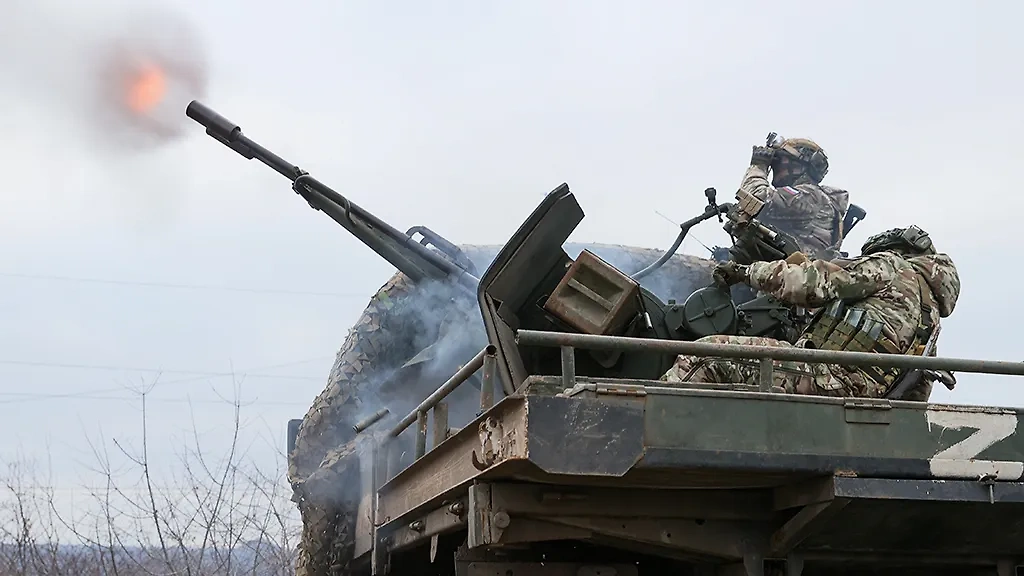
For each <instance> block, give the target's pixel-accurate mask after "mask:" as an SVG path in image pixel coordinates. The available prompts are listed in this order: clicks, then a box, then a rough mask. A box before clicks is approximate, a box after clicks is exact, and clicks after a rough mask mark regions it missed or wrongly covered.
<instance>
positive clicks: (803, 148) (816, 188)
mask: <svg viewBox="0 0 1024 576" xmlns="http://www.w3.org/2000/svg"><path fill="white" fill-rule="evenodd" d="M780 151H782V152H781V153H780ZM815 153H818V154H819V156H818V157H814V156H813V155H814V154H815ZM801 156H802V157H803V158H805V159H806V162H807V164H808V165H807V166H805V165H803V164H802V162H803V160H801V159H800V158H801ZM812 157H814V158H815V159H816V160H817V163H812ZM794 158H795V159H794ZM769 168H771V169H772V171H773V172H774V175H775V176H774V178H773V180H772V182H771V183H769V181H768V170H769ZM826 172H828V159H827V158H826V157H825V156H824V151H823V150H821V148H820V147H819V146H818V145H817V144H815V143H814V142H812V141H810V140H805V139H790V140H785V141H783V142H782V143H781V144H779V145H778V147H775V148H767V147H761V146H759V147H755V151H754V154H753V155H752V157H751V164H750V168H748V169H747V172H746V174H744V175H743V181H742V182H741V183H740V190H742V191H745V192H748V193H750V194H751V195H753V196H755V197H756V198H757V199H758V200H761V201H762V202H765V206H764V208H762V209H761V212H760V213H759V214H758V217H757V218H758V220H760V221H761V222H762V223H764V224H768V225H770V226H774V227H775V228H777V229H779V230H781V231H782V232H785V233H787V234H789V235H791V236H793V238H794V239H795V240H796V241H797V243H798V245H799V247H800V251H801V252H803V253H804V254H807V255H808V256H813V257H824V258H827V259H831V258H832V257H833V256H834V255H835V254H834V252H838V250H839V247H840V246H841V245H842V239H843V233H842V223H843V218H844V216H845V215H846V211H847V209H848V208H849V206H850V195H849V193H848V192H847V191H846V190H842V189H839V188H833V187H831V186H822V185H821V184H820V182H821V179H822V178H823V177H824V176H825V173H826ZM829 250H832V251H834V252H828V251H829Z"/></svg>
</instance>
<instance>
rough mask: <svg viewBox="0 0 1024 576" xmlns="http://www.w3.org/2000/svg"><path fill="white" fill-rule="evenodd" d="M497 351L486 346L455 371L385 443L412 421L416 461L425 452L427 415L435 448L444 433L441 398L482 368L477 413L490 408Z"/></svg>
mask: <svg viewBox="0 0 1024 576" xmlns="http://www.w3.org/2000/svg"><path fill="white" fill-rule="evenodd" d="M496 353H497V349H496V348H495V347H494V346H493V345H488V346H486V347H485V348H483V349H482V350H480V352H477V354H476V356H473V359H472V360H470V361H469V362H467V363H466V364H465V365H464V366H463V367H462V368H459V370H458V371H457V372H455V374H453V375H452V377H451V378H449V379H448V380H447V381H446V382H445V383H444V384H441V386H439V387H438V388H437V390H434V392H432V393H431V394H430V396H427V397H426V398H425V399H424V400H423V401H422V402H420V404H419V405H418V406H416V408H414V409H413V410H412V411H411V412H409V413H408V414H406V415H405V417H403V418H402V419H401V420H399V422H398V424H397V425H396V426H395V427H394V428H393V429H392V430H391V431H390V432H388V441H389V442H390V441H391V440H393V439H395V438H397V437H398V436H399V435H400V434H401V433H402V432H405V430H406V429H407V428H409V426H412V424H413V423H414V422H415V423H416V424H417V426H416V458H417V459H419V458H420V457H422V456H423V455H424V454H426V452H427V413H428V412H430V414H431V419H432V420H433V421H434V443H433V446H434V447H436V446H437V445H438V444H440V443H441V442H443V441H444V440H445V438H446V437H447V433H448V405H447V404H445V403H444V399H445V398H446V397H447V396H448V395H449V394H451V393H452V392H454V391H455V390H456V389H457V388H458V387H459V386H461V385H462V384H463V383H464V382H465V381H466V380H469V378H470V377H471V376H473V375H474V374H476V373H477V371H478V370H480V368H483V371H484V373H483V378H482V379H481V383H480V410H481V412H485V411H487V410H489V409H490V408H491V406H493V405H494V379H495V368H496V366H497V364H496V359H495V354H496Z"/></svg>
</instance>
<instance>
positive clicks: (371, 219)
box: [185, 100, 479, 296]
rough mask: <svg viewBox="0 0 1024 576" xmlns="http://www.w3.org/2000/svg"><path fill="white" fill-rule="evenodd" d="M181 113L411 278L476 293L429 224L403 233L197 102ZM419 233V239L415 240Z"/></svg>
mask: <svg viewBox="0 0 1024 576" xmlns="http://www.w3.org/2000/svg"><path fill="white" fill-rule="evenodd" d="M185 115H186V116H188V117H189V118H191V119H193V120H195V121H196V122H197V123H199V124H201V125H202V126H204V127H205V128H206V134H207V135H209V136H211V137H212V138H213V139H215V140H217V141H219V142H220V143H222V144H224V145H225V146H227V147H228V148H231V149H232V150H234V151H235V152H237V153H238V154H240V155H241V156H242V157H243V158H246V159H247V160H252V159H256V160H259V161H260V162H262V163H263V164H265V165H267V166H269V167H270V168H272V169H274V171H276V172H277V173H278V174H281V175H282V176H284V177H285V178H288V179H289V180H291V182H292V189H293V190H294V191H295V192H296V193H297V194H298V195H300V196H302V197H303V198H304V199H305V200H306V202H308V203H309V205H310V207H312V208H313V209H314V210H319V211H321V212H324V213H325V214H327V215H328V216H330V217H331V219H333V220H334V221H335V222H337V223H338V224H340V225H341V227H342V228H344V229H345V230H348V231H349V233H350V234H352V235H353V236H355V237H356V238H358V239H359V241H360V242H362V243H363V244H365V245H366V246H368V247H369V248H370V249H371V250H373V251H374V252H376V253H377V254H379V255H380V256H381V257H383V258H384V259H385V260H387V261H388V262H390V263H391V264H392V265H393V266H395V268H397V269H399V270H400V271H402V273H404V274H405V275H406V276H408V277H409V278H410V280H412V281H413V282H421V281H424V280H427V279H432V280H440V281H446V280H452V281H453V283H454V284H456V285H459V286H461V287H462V288H464V289H466V290H467V291H468V292H470V295H471V296H473V295H475V292H476V288H477V285H478V284H479V279H478V278H476V277H475V276H474V275H473V274H472V273H471V272H470V270H471V269H472V264H471V263H470V262H469V260H468V259H467V258H466V257H465V256H464V255H463V254H462V252H461V251H460V250H459V249H458V248H457V247H456V246H455V245H453V244H452V243H450V242H448V241H447V240H445V239H443V238H442V237H441V236H439V235H438V234H436V233H434V232H432V231H431V230H430V229H428V228H424V227H422V226H416V227H413V228H411V229H410V230H409V231H408V232H406V233H402V232H399V231H398V230H397V229H395V228H393V227H392V226H391V225H389V224H388V223H386V222H384V221H383V220H381V219H379V218H377V217H376V216H374V215H373V214H371V213H370V212H368V211H366V210H364V209H363V208H361V207H360V206H358V205H356V204H354V203H353V202H351V201H350V200H349V199H348V198H345V197H344V196H342V195H341V194H339V193H338V192H336V191H334V190H333V189H331V188H330V187H328V186H327V185H326V184H324V183H322V182H320V181H319V180H317V179H316V178H313V177H312V176H310V175H309V174H308V173H307V172H306V171H305V170H302V169H301V168H299V167H298V166H295V165H293V164H291V163H289V162H288V161H286V160H285V159H284V158H281V157H280V156H278V155H277V154H274V153H273V152H271V151H270V150H267V149H266V148H264V147H263V146H260V145H259V144H257V143H256V142H254V141H253V140H252V139H250V138H248V137H247V136H245V135H244V134H242V129H241V128H240V127H239V126H238V125H237V124H234V123H232V122H231V121H229V120H228V119H227V118H224V117H223V116H221V115H220V114H218V113H216V112H214V111H213V110H212V109H210V108H208V107H207V106H205V105H204V104H202V103H200V102H199V101H197V100H193V101H192V102H191V103H189V105H188V108H187V109H186V110H185ZM416 232H419V233H420V234H421V235H422V236H423V240H422V241H421V242H417V241H416V240H415V239H414V238H413V234H415V233H416ZM428 244H433V245H434V246H435V247H436V248H437V249H438V250H440V251H441V252H443V253H445V254H447V255H448V256H450V257H451V258H453V259H454V260H455V262H454V263H453V262H451V261H449V260H447V259H445V258H444V257H443V256H441V255H439V254H437V253H435V252H433V251H432V250H430V249H429V248H427V245H428Z"/></svg>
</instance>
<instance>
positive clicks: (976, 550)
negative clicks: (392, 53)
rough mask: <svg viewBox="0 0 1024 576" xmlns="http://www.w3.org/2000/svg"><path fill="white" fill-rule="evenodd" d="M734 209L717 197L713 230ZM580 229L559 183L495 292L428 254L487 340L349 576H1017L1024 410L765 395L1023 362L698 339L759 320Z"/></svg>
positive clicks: (379, 482)
mask: <svg viewBox="0 0 1024 576" xmlns="http://www.w3.org/2000/svg"><path fill="white" fill-rule="evenodd" d="M190 116H191V117H193V118H194V119H197V120H200V121H205V122H204V123H205V124H206V125H207V128H208V133H210V134H211V135H213V136H214V137H219V138H218V139H220V140H221V141H222V142H224V143H225V144H227V145H229V146H231V147H232V148H233V149H235V150H238V151H239V152H240V153H242V154H243V155H245V156H246V157H257V158H260V159H261V160H262V161H264V162H266V163H268V164H271V165H272V166H275V169H277V170H278V171H279V172H281V173H282V174H284V175H285V176H286V177H289V178H290V179H292V181H293V183H295V184H296V185H298V184H300V183H301V184H302V187H303V188H305V187H313V188H315V189H313V190H310V189H303V190H297V192H299V193H300V194H302V195H303V197H305V198H307V200H309V199H310V198H312V199H313V201H314V202H316V203H317V204H319V205H321V206H326V207H328V208H327V210H324V211H325V212H327V213H328V214H330V215H332V218H334V219H335V220H337V221H339V223H342V225H345V223H344V222H345V221H348V219H349V218H350V217H351V216H352V214H354V213H356V210H354V209H353V208H352V205H351V203H349V202H348V201H347V200H346V199H344V198H342V197H340V195H336V194H332V193H331V191H330V190H329V189H327V188H326V187H325V186H322V185H321V184H319V183H317V182H316V181H314V180H312V179H310V178H308V176H307V175H305V174H304V173H302V172H301V171H300V170H299V169H298V168H295V167H292V166H289V165H288V164H287V163H286V162H284V161H283V160H281V159H280V158H277V157H276V156H273V155H271V154H270V153H269V152H267V151H265V150H264V149H262V148H259V147H258V146H255V145H254V143H252V142H251V141H249V140H248V139H244V137H242V136H241V131H240V130H239V129H238V128H237V126H234V125H232V124H230V123H228V122H226V121H224V120H223V118H220V117H218V116H216V115H213V114H212V112H210V111H209V110H208V109H202V108H200V107H198V106H197V107H194V108H190ZM211 126H212V127H211ZM297 187H298V186H297ZM313 192H316V194H313ZM332 203H333V204H335V205H336V206H338V207H339V208H338V209H337V210H334V209H332V208H330V206H329V205H330V204H332ZM712 206H713V208H712ZM727 208H728V207H726V209H727ZM321 209H323V208H321ZM722 209H723V206H721V205H718V204H717V203H716V202H715V201H714V197H713V196H712V195H710V194H709V204H708V208H707V209H706V210H705V213H704V214H702V215H701V216H699V217H698V218H697V219H695V220H697V221H701V222H702V221H705V220H709V219H711V218H715V217H717V216H719V215H721V213H722V212H721V211H722ZM363 216H365V213H360V215H359V218H358V219H359V220H361V221H362V222H364V223H365V222H370V221H371V220H369V219H368V218H365V217H363ZM582 218H583V211H582V208H581V207H580V205H579V204H578V203H577V202H576V199H575V197H574V196H573V195H572V193H571V192H569V189H568V186H566V185H564V184H563V185H562V186H559V187H558V188H557V189H555V190H554V191H553V192H551V193H550V194H548V196H547V197H546V198H545V199H544V201H543V202H542V203H541V204H540V205H539V206H538V207H537V209H536V210H534V212H533V213H532V214H531V215H530V216H529V218H527V220H526V221H525V222H524V223H523V225H522V226H521V227H520V228H519V229H518V230H517V232H516V233H515V234H514V235H513V236H512V238H511V239H510V240H509V241H508V242H507V243H506V244H505V246H504V247H503V248H502V249H501V250H500V252H499V253H498V255H497V257H496V258H494V260H493V262H492V263H491V264H490V266H489V267H488V268H487V269H486V270H485V271H484V272H483V274H482V275H480V277H479V281H478V282H475V283H474V280H475V278H471V276H470V273H468V272H466V271H465V269H461V270H462V272H459V271H458V270H455V269H452V268H449V267H448V265H447V264H441V263H439V262H434V261H433V259H432V258H431V257H427V256H423V258H422V261H423V262H430V263H431V265H432V266H435V267H436V269H438V270H444V271H445V272H444V274H445V275H444V276H443V278H448V277H449V276H448V274H449V272H450V273H451V276H453V277H454V279H455V280H456V282H455V284H456V285H459V286H465V287H467V288H468V287H470V286H473V285H475V286H476V290H475V296H476V298H477V301H478V303H479V306H480V312H481V315H482V317H483V322H484V326H485V328H486V332H487V338H488V344H487V346H486V347H484V348H483V349H482V350H480V352H479V353H478V354H477V355H476V356H474V357H473V359H471V360H470V361H469V362H467V363H466V364H465V365H464V366H463V367H462V368H460V369H459V370H458V371H457V372H456V373H455V374H454V375H452V376H451V378H449V379H448V380H447V381H446V382H444V383H443V384H441V385H440V386H439V387H438V388H437V389H436V391H434V392H433V393H431V394H430V395H429V396H428V397H426V398H425V399H424V400H423V401H422V402H420V403H419V405H417V406H416V408H415V409H414V410H413V411H411V412H410V413H409V414H408V415H406V416H405V417H404V418H402V419H401V421H400V422H399V423H398V424H397V425H396V426H395V427H394V428H393V429H391V430H389V431H387V432H386V433H385V434H383V435H382V436H379V437H378V436H374V437H373V440H372V447H371V450H370V451H369V453H368V454H365V455H367V456H369V457H367V458H360V459H359V460H360V461H359V465H360V466H361V467H362V469H363V471H364V474H363V476H362V480H361V489H362V492H363V494H364V495H366V497H365V498H364V499H363V500H362V503H361V504H360V505H359V513H358V515H357V517H358V518H357V520H356V522H355V524H354V526H349V527H347V530H339V531H338V532H337V533H339V534H340V533H344V534H346V535H347V536H346V537H351V538H352V539H351V540H346V541H344V542H341V544H342V546H338V545H335V546H333V547H330V548H331V550H333V551H336V550H337V549H339V548H345V549H347V550H349V552H348V553H346V554H347V555H346V556H345V558H344V561H343V562H339V563H338V564H336V565H333V566H332V565H331V562H330V561H328V562H327V563H326V564H327V566H328V567H329V568H330V573H332V574H337V573H339V571H340V573H343V574H356V573H358V574H374V575H376V574H394V575H396V576H405V575H407V574H451V573H455V574H458V575H460V576H483V575H485V574H495V573H497V574H510V573H511V574H552V575H562V574H565V575H570V574H573V575H583V574H589V575H595V576H596V575H598V574H601V575H608V574H621V575H639V574H644V575H647V574H666V573H683V574H706V575H709V576H710V575H721V576H725V575H727V574H746V575H749V576H763V575H764V574H768V573H772V572H770V571H769V570H772V569H776V570H781V571H782V572H776V573H785V574H787V576H802V575H807V576H813V575H817V574H879V575H885V574H899V575H900V576H913V575H916V574H929V575H942V576H945V575H947V574H948V575H952V574H958V575H960V574H965V575H973V574H996V575H998V576H1010V575H1013V574H1015V572H1016V573H1017V574H1019V573H1020V571H1019V569H1020V566H1021V564H1022V559H1024V525H1022V524H1021V522H1020V518H1022V517H1024V482H1021V479H1022V477H1024V436H1022V435H1021V434H1019V433H1018V432H1017V424H1018V421H1019V419H1020V417H1021V416H1022V415H1024V410H1020V409H1008V408H990V407H964V406H935V405H929V404H925V403H915V402H901V401H889V400H871V401H868V400H860V399H858V400H851V399H842V398H821V397H800V398H793V397H788V396H785V395H781V394H775V393H772V391H771V389H770V387H769V386H768V385H767V384H768V383H770V382H771V378H772V362H771V361H770V360H771V359H773V358H775V359H780V360H787V359H788V360H796V361H807V362H815V361H826V362H830V363H839V364H844V365H870V364H874V365H893V366H900V367H908V368H912V369H916V368H922V367H930V368H935V369H949V370H955V371H959V372H988V373H997V374H1014V375H1024V366H1022V365H1021V364H1020V363H1016V362H992V361H971V360H959V359H949V358H941V359H940V358H922V357H897V356H894V355H879V354H863V353H850V352H830V351H821V350H802V349H763V348H759V347H745V346H738V347H737V346H721V345H713V344H699V343H694V342H689V341H688V340H692V339H694V337H695V336H696V335H698V334H701V333H707V332H708V331H710V330H719V331H721V330H725V331H727V332H728V331H731V330H740V329H742V328H741V327H742V326H743V324H742V323H740V322H739V321H738V319H739V317H740V316H739V313H740V312H742V311H744V309H743V306H744V305H743V304H740V305H735V303H732V302H731V301H730V302H726V301H725V300H724V298H725V297H726V296H727V295H725V294H724V292H723V291H721V290H720V289H719V288H717V287H715V286H709V287H707V289H705V291H704V292H701V291H698V292H695V293H694V294H692V295H691V296H690V297H689V298H687V299H686V300H685V301H684V302H683V303H682V304H681V305H680V304H676V303H674V302H670V301H669V302H661V301H660V300H659V299H658V298H657V297H655V296H654V295H653V294H651V293H650V292H649V291H647V290H644V289H643V288H642V287H640V286H638V283H637V281H636V278H635V277H634V278H631V277H630V276H629V275H627V274H624V273H622V272H621V271H620V270H617V269H616V268H615V267H614V266H611V265H610V264H608V263H607V262H604V261H602V260H601V259H600V258H597V257H596V256H594V255H593V254H588V253H587V252H586V251H584V252H583V253H581V255H580V256H579V257H577V258H575V259H573V258H570V257H569V256H568V254H567V253H566V252H565V250H564V249H563V246H564V243H565V242H566V240H567V238H568V237H569V235H570V234H571V233H572V231H573V230H574V229H575V228H576V226H577V225H578V224H579V223H580V221H582ZM381 224H382V223H381ZM695 224H696V222H694V225H695ZM346 228H348V227H347V226H346ZM353 229H355V230H358V231H359V232H360V233H362V234H364V235H366V236H367V237H371V238H379V236H378V235H377V234H378V233H379V234H383V236H384V237H386V241H385V242H384V245H386V246H388V247H390V248H388V249H390V250H393V252H392V253H391V258H389V261H391V262H393V263H395V262H403V263H405V262H409V261H418V260H416V259H412V258H409V257H408V256H405V257H400V256H401V254H400V252H401V251H402V250H404V249H405V248H410V249H411V250H413V251H415V252H416V253H417V254H418V253H420V252H423V251H421V250H420V248H416V247H415V244H416V243H415V242H406V240H405V239H404V238H403V236H406V237H407V236H408V235H402V234H401V233H399V232H395V231H394V229H391V228H390V227H387V228H385V227H383V226H379V225H376V226H375V227H371V226H367V227H366V228H364V227H360V226H356V225H353ZM381 230H386V231H388V232H383V233H382V232H380V231H381ZM354 233H355V232H354ZM371 233H372V234H371ZM426 252H430V250H426ZM392 258H393V260H392ZM420 265H421V266H422V267H421V268H419V270H421V271H423V270H424V268H423V267H427V268H429V266H427V265H426V264H422V263H421V264H420ZM396 267H398V264H396ZM464 272H465V274H463V273H464ZM434 273H435V274H436V276H434V277H438V278H441V277H442V276H441V275H440V274H439V273H438V272H434ZM634 276H636V275H634ZM423 277H424V278H425V277H427V273H426V272H424V275H423ZM715 290H719V292H723V293H722V294H719V296H722V297H723V300H721V301H719V302H718V305H717V306H716V305H709V302H708V301H707V300H705V299H702V297H701V295H704V296H707V295H710V294H714V291H715ZM711 304H714V303H711ZM688 311H689V312H693V314H688ZM755 312H756V311H755ZM769 316H770V315H769ZM778 324H779V323H776V325H778ZM766 325H767V324H766ZM723 327H724V328H723ZM588 351H589V352H588ZM677 354H695V355H703V356H724V357H731V358H751V359H754V360H755V361H758V360H759V361H760V362H761V381H760V383H759V384H758V385H754V386H751V385H746V384H736V385H731V384H724V385H705V384H688V385H683V386H674V387H672V388H667V387H664V386H663V385H662V383H659V382H658V381H657V380H656V378H657V377H658V376H660V373H661V371H662V367H663V366H664V363H665V362H666V361H667V360H669V359H671V358H672V357H674V356H675V355H677ZM481 370H482V378H481V381H482V383H483V384H482V385H481V387H480V408H481V414H480V415H479V416H478V417H476V418H475V419H474V420H473V421H471V422H470V423H469V424H468V425H466V426H465V427H463V428H462V429H460V430H458V431H455V432H454V433H449V432H448V430H447V427H446V419H445V416H444V411H441V410H439V408H440V407H441V404H442V402H443V401H444V399H445V398H446V396H447V395H448V394H449V393H450V392H452V391H453V390H455V389H456V388H457V387H458V386H459V385H460V384H461V383H462V382H464V381H466V379H467V378H468V377H469V376H471V375H473V374H475V373H477V372H478V371H481ZM496 389H498V390H501V391H504V393H505V394H504V397H502V398H500V399H499V400H498V401H495V396H496V394H495V392H496V391H497V390H496ZM429 422H433V427H434V434H433V442H432V443H428V441H427V435H428V431H429V426H428V424H429ZM414 424H415V434H416V449H415V460H414V461H413V462H412V463H411V464H410V465H408V466H398V467H396V466H394V465H393V463H394V462H395V453H396V451H395V444H394V442H393V441H394V439H395V438H397V437H398V435H400V434H402V433H403V431H404V430H406V429H408V428H410V427H411V426H412V425H414ZM367 426H372V423H370V424H367ZM378 426H379V425H378ZM965 429H967V430H965ZM374 430H375V428H370V429H369V430H368V432H369V433H371V434H372V433H373V431H374ZM336 544H337V543H336ZM327 549H328V547H325V548H323V549H322V550H327ZM324 553H325V554H326V553H327V552H324ZM330 553H332V554H333V553H336V552H330ZM324 573H326V572H324Z"/></svg>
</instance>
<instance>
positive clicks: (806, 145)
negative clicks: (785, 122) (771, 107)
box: [772, 138, 828, 184]
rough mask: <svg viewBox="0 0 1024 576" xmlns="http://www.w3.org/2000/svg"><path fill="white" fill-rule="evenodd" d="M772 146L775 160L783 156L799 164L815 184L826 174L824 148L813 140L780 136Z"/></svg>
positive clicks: (826, 159) (826, 163) (826, 162)
mask: <svg viewBox="0 0 1024 576" xmlns="http://www.w3.org/2000/svg"><path fill="white" fill-rule="evenodd" d="M772 147H773V148H775V150H776V153H775V158H776V162H779V160H781V159H782V158H783V157H784V158H786V159H788V160H789V161H791V162H794V163H796V164H798V165H800V167H801V168H803V170H802V171H803V173H805V174H807V176H808V177H810V179H811V180H813V181H814V183H815V184H818V183H820V182H821V180H822V178H824V177H825V174H828V156H827V155H826V154H825V150H823V149H822V148H821V146H819V145H818V143H817V142H815V141H813V140H810V139H808V138H786V139H781V138H780V139H778V140H776V142H775V144H774V145H773V146H772ZM773 164H774V163H773ZM773 167H774V166H773ZM790 170H792V168H790ZM796 171H800V170H796Z"/></svg>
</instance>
